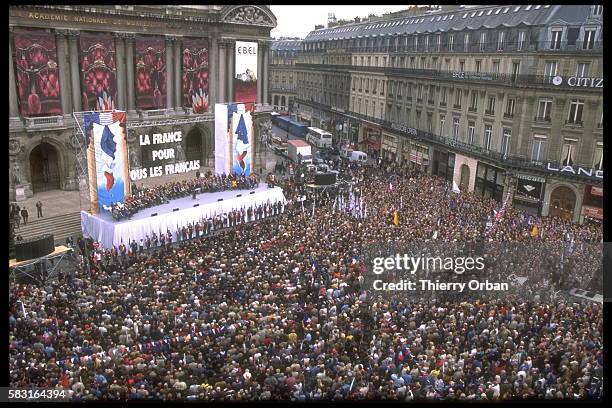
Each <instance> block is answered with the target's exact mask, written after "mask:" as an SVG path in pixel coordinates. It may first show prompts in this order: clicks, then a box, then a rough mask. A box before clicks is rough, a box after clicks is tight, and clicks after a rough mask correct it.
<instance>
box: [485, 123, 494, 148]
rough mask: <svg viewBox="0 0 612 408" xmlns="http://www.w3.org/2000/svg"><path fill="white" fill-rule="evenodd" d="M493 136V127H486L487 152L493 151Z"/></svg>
mask: <svg viewBox="0 0 612 408" xmlns="http://www.w3.org/2000/svg"><path fill="white" fill-rule="evenodd" d="M492 136H493V126H491V125H485V133H484V146H483V147H484V148H485V150H491V138H492Z"/></svg>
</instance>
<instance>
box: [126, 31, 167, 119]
mask: <svg viewBox="0 0 612 408" xmlns="http://www.w3.org/2000/svg"><path fill="white" fill-rule="evenodd" d="M134 50H135V52H134V72H135V75H136V78H135V80H134V87H135V92H136V107H137V108H139V109H163V108H164V107H165V106H166V42H165V40H164V39H163V38H159V37H157V38H156V37H148V38H147V37H139V38H136V41H135V44H134Z"/></svg>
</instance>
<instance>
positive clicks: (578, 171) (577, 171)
mask: <svg viewBox="0 0 612 408" xmlns="http://www.w3.org/2000/svg"><path fill="white" fill-rule="evenodd" d="M546 170H548V171H554V172H556V173H563V174H567V173H571V174H574V175H577V176H586V177H596V178H600V179H603V170H595V169H584V168H582V167H579V166H576V167H574V166H563V167H555V165H554V164H552V163H548V164H547V165H546Z"/></svg>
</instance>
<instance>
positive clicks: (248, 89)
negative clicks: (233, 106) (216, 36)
mask: <svg viewBox="0 0 612 408" xmlns="http://www.w3.org/2000/svg"><path fill="white" fill-rule="evenodd" d="M235 61H236V65H235V68H236V70H235V71H234V72H235V73H236V77H235V78H234V102H257V43H256V42H244V41H236V51H235Z"/></svg>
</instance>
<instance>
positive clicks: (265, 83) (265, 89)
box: [261, 41, 289, 110]
mask: <svg viewBox="0 0 612 408" xmlns="http://www.w3.org/2000/svg"><path fill="white" fill-rule="evenodd" d="M263 44H264V45H263V47H262V48H263V49H262V50H261V51H262V52H263V103H264V104H266V103H269V102H268V86H269V85H268V84H269V82H268V81H269V78H268V75H269V73H268V58H269V55H268V54H269V48H268V44H269V43H268V41H265V42H264V43H263ZM285 102H286V103H287V107H286V108H287V110H288V109H289V108H288V106H289V96H288V95H287V100H286V101H285Z"/></svg>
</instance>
